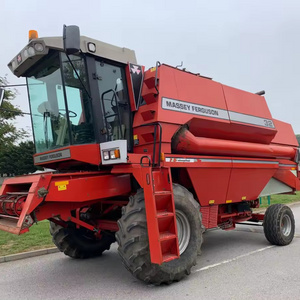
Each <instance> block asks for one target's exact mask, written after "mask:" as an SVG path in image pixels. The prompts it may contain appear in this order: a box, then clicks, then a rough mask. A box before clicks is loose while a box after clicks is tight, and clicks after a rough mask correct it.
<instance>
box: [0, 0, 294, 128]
mask: <svg viewBox="0 0 300 300" xmlns="http://www.w3.org/2000/svg"><path fill="white" fill-rule="evenodd" d="M0 4H1V5H0V12H1V14H0V28H1V35H2V41H1V42H0V76H4V75H5V74H7V77H8V80H9V82H10V83H11V84H19V83H24V82H25V79H24V78H20V79H18V78H17V77H15V76H14V75H13V74H12V73H11V72H10V70H9V69H8V67H7V63H8V62H9V61H10V60H11V59H12V58H13V57H14V56H15V55H17V54H18V52H19V51H20V50H21V49H22V48H23V47H24V46H25V45H26V44H27V42H28V31H29V30H30V29H35V30H37V31H38V32H39V36H40V37H43V36H61V35H62V27H63V24H67V25H78V26H79V27H80V31H81V34H82V35H86V36H89V37H91V38H94V39H97V40H101V41H103V42H107V43H110V44H114V45H117V46H120V47H127V48H130V49H133V50H135V52H136V56H137V60H138V63H139V64H141V65H144V66H145V67H146V69H148V68H150V67H152V66H155V62H156V61H157V60H159V61H160V62H162V63H166V64H170V65H174V66H176V65H179V64H180V63H181V61H183V64H184V65H183V66H184V67H185V68H186V69H187V70H189V71H191V72H195V73H200V74H201V75H204V76H208V77H212V78H213V79H214V80H215V81H218V82H221V83H223V84H226V85H229V86H233V87H236V88H239V89H242V90H246V91H249V92H254V93H255V92H258V91H261V90H265V91H266V95H265V98H266V100H267V103H268V105H269V109H270V111H271V114H272V116H273V118H275V119H279V120H281V121H284V122H288V123H291V124H292V126H293V128H294V131H295V133H299V134H300V118H299V113H300V112H299V111H300V104H299V103H300V101H299V100H300V18H299V15H300V1H298V0H297V1H290V0H285V1H278V0H251V1H248V0H211V1H207V0H206V1H202V0H198V1H190V0H186V1H179V0H166V1H163V0H160V1H159V0H152V1H138V0H125V1H124V0H123V1H120V0H114V1H103V0H97V1H94V0H90V1H77V0H74V1H69V0H67V1H61V0H60V1H57V0H52V1H44V0H26V1H16V0H1V2H0ZM18 93H19V94H18V96H17V98H16V100H15V101H14V103H15V104H17V105H19V107H20V108H21V109H22V110H23V111H29V108H28V100H27V90H26V88H25V87H20V88H18ZM17 126H18V127H22V128H25V129H29V128H30V117H28V116H27V117H23V118H18V120H17Z"/></svg>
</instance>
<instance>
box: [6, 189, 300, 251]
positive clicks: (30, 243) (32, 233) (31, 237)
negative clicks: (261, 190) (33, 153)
mask: <svg viewBox="0 0 300 300" xmlns="http://www.w3.org/2000/svg"><path fill="white" fill-rule="evenodd" d="M295 201H300V192H297V193H296V195H273V196H271V204H275V203H291V202H295ZM267 206H268V200H267V197H263V198H262V204H261V206H260V207H267ZM53 246H54V244H53V243H52V239H51V236H50V233H49V222H48V221H47V220H45V221H42V222H39V223H38V224H36V225H33V226H32V227H31V228H30V230H29V232H27V233H25V234H23V235H20V236H18V235H14V234H11V233H8V232H4V231H0V256H4V255H10V254H15V253H20V252H26V251H32V250H37V249H43V248H49V247H53Z"/></svg>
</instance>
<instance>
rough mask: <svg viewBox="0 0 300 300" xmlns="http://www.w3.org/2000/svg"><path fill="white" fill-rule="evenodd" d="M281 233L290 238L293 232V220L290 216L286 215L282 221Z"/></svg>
mask: <svg viewBox="0 0 300 300" xmlns="http://www.w3.org/2000/svg"><path fill="white" fill-rule="evenodd" d="M281 231H282V234H283V235H284V236H289V235H290V233H291V231H292V220H291V218H290V216H289V215H284V216H283V217H282V220H281Z"/></svg>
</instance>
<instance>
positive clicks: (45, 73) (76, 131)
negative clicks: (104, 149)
mask: <svg viewBox="0 0 300 300" xmlns="http://www.w3.org/2000/svg"><path fill="white" fill-rule="evenodd" d="M70 60H71V62H72V64H73V66H74V67H75V70H76V72H75V70H74V69H73V67H72V64H71V63H70V61H69V60H68V58H67V57H66V55H65V54H63V53H58V52H54V53H53V54H52V55H51V56H50V57H49V56H48V57H47V59H46V60H44V61H42V62H41V63H39V64H38V66H37V67H36V68H34V70H32V71H31V72H30V74H29V75H30V77H28V78H27V83H28V93H29V103H30V108H31V114H32V124H33V133H34V140H35V146H36V152H37V153H40V152H45V151H49V150H52V149H56V148H61V147H64V146H68V145H72V144H74V145H79V144H87V143H93V142H95V136H94V131H93V125H92V113H91V101H90V98H89V96H88V94H87V93H86V89H88V85H87V74H86V68H85V62H84V59H83V58H82V57H81V56H75V55H71V56H70ZM78 76H79V77H80V79H81V80H79V78H78ZM83 85H84V86H85V88H84V87H83Z"/></svg>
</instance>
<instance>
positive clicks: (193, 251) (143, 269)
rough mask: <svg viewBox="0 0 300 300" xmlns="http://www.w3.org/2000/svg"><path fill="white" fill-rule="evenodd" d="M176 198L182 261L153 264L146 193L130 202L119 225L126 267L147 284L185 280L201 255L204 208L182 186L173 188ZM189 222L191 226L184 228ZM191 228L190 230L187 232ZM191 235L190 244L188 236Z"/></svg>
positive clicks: (117, 234)
mask: <svg viewBox="0 0 300 300" xmlns="http://www.w3.org/2000/svg"><path fill="white" fill-rule="evenodd" d="M173 194H174V201H175V209H176V215H178V216H179V214H180V217H179V218H180V219H178V217H177V224H178V225H179V226H182V232H181V237H180V236H179V246H180V240H181V241H182V243H181V244H182V245H181V249H180V250H181V251H180V252H182V253H181V255H180V258H178V259H175V260H172V261H170V262H166V263H163V264H161V265H157V264H153V263H151V259H150V250H149V241H148V232H147V222H146V211H145V201H144V193H143V190H142V189H141V190H138V192H137V193H136V195H134V196H133V197H131V198H130V201H129V203H128V205H127V206H126V207H125V208H124V209H123V215H122V217H121V219H120V220H119V221H118V225H119V231H118V232H117V233H116V239H117V242H118V244H119V248H118V251H119V254H120V256H121V259H122V261H123V264H124V265H125V267H126V268H127V269H128V270H129V271H130V272H131V273H132V274H133V275H134V276H135V277H136V278H138V279H140V280H142V281H145V282H146V283H152V284H156V285H159V284H161V283H168V284H169V283H171V282H173V281H179V280H181V279H182V278H183V277H184V276H185V275H189V274H190V272H191V268H192V267H193V266H194V265H196V259H197V254H198V253H199V252H200V248H201V244H202V225H201V214H200V211H199V209H200V206H199V204H198V203H197V202H196V201H195V199H194V198H193V195H192V194H191V193H190V192H189V191H188V190H186V189H185V188H184V187H182V186H180V185H178V184H173ZM186 222H188V225H187V224H186V225H184V223H186ZM179 223H182V224H183V225H182V224H181V225H180V224H179ZM187 227H188V230H186V229H184V228H187ZM187 232H188V234H189V239H188V240H187V239H186V238H185V236H184V235H185V234H186V233H187Z"/></svg>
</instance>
